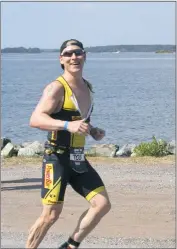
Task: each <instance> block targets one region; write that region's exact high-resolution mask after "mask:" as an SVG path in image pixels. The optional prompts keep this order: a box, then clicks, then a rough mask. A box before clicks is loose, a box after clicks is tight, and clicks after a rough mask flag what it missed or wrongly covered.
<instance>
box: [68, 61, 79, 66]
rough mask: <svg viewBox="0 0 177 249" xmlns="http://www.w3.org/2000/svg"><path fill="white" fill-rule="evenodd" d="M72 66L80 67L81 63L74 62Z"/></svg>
mask: <svg viewBox="0 0 177 249" xmlns="http://www.w3.org/2000/svg"><path fill="white" fill-rule="evenodd" d="M70 65H72V66H79V65H80V63H79V62H73V63H71V64H70Z"/></svg>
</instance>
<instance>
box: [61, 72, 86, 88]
mask: <svg viewBox="0 0 177 249" xmlns="http://www.w3.org/2000/svg"><path fill="white" fill-rule="evenodd" d="M63 77H64V78H65V80H66V81H67V82H68V83H69V84H70V85H80V84H83V78H82V73H78V72H77V74H74V73H70V72H67V71H65V72H64V73H63Z"/></svg>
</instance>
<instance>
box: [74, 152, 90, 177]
mask: <svg viewBox="0 0 177 249" xmlns="http://www.w3.org/2000/svg"><path fill="white" fill-rule="evenodd" d="M70 165H71V168H72V169H73V170H74V171H76V172H78V173H84V172H87V171H88V168H87V165H86V161H85V155H84V148H70Z"/></svg>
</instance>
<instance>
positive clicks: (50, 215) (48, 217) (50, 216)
mask: <svg viewBox="0 0 177 249" xmlns="http://www.w3.org/2000/svg"><path fill="white" fill-rule="evenodd" d="M60 213H61V212H60V211H56V210H52V211H51V212H47V213H45V214H42V215H41V218H42V220H43V222H44V223H46V224H48V225H49V226H51V225H53V224H54V223H55V222H56V221H57V220H58V218H59V216H60Z"/></svg>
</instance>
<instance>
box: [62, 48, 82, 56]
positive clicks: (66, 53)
mask: <svg viewBox="0 0 177 249" xmlns="http://www.w3.org/2000/svg"><path fill="white" fill-rule="evenodd" d="M73 54H75V55H76V56H81V55H83V54H85V51H84V50H82V49H74V50H69V51H65V52H64V53H62V54H61V56H64V57H71V56H72V55H73Z"/></svg>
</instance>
